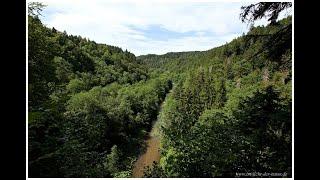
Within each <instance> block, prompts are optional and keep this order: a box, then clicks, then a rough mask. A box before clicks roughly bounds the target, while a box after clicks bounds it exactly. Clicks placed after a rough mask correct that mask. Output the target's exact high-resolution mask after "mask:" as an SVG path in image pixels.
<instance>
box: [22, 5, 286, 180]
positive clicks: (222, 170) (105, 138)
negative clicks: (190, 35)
mask: <svg viewBox="0 0 320 180" xmlns="http://www.w3.org/2000/svg"><path fill="white" fill-rule="evenodd" d="M30 8H31V9H30ZM42 8H43V6H42V5H41V4H33V5H32V6H30V7H29V9H30V11H29V12H31V13H32V14H29V16H28V20H29V21H28V28H29V34H28V44H29V49H28V51H29V57H28V65H29V73H30V74H29V82H28V83H29V84H28V85H29V102H28V103H29V117H28V119H29V121H28V128H29V136H28V139H29V144H28V145H29V147H28V148H29V162H28V164H29V175H30V177H117V178H124V177H131V175H132V169H133V164H134V162H135V160H136V158H137V156H138V155H139V153H140V148H141V146H142V145H143V139H144V137H145V136H146V135H147V132H149V131H150V129H151V125H152V122H153V121H154V120H156V119H158V122H157V127H159V132H157V134H158V135H159V136H160V139H161V159H160V163H159V164H153V166H152V167H149V168H147V169H146V171H145V175H144V176H145V177H152V178H153V177H235V176H236V174H235V173H236V172H286V173H287V174H288V176H289V177H290V176H291V163H292V162H291V152H292V151H291V143H292V142H291V101H292V97H291V91H292V85H291V81H292V78H291V74H292V72H291V58H292V57H291V51H292V50H291V17H288V18H286V19H283V20H281V21H278V22H277V23H275V24H272V25H268V26H266V27H260V26H258V27H252V28H251V29H250V31H249V32H248V33H247V34H246V35H242V36H241V37H238V38H236V39H234V40H233V41H231V42H230V43H227V44H225V45H223V46H220V47H217V48H213V49H210V50H208V51H194V52H179V53H167V54H165V55H161V56H158V55H145V56H139V57H137V58H136V57H135V55H134V54H132V53H130V52H128V51H127V50H125V51H123V50H122V49H121V48H118V47H115V46H108V45H103V44H97V43H95V42H94V41H90V40H88V39H86V38H82V37H80V36H73V35H68V34H67V33H66V32H59V31H57V30H56V29H54V28H52V29H49V28H47V27H45V26H43V24H42V23H41V21H40V20H39V18H38V16H37V14H36V13H39V12H40V11H41V9H42ZM37 11H38V12H37ZM171 89H172V91H171V93H170V94H169V96H167V94H168V92H169V91H170V90H171ZM162 103H163V105H162V106H161V104H162ZM160 106H161V107H162V108H161V109H160ZM159 111H160V113H159ZM158 114H159V115H158Z"/></svg>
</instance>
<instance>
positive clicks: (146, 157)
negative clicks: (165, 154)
mask: <svg viewBox="0 0 320 180" xmlns="http://www.w3.org/2000/svg"><path fill="white" fill-rule="evenodd" d="M150 134H151V133H150ZM146 144H147V150H146V152H145V153H144V154H142V155H141V156H140V157H139V159H138V160H137V161H136V163H135V164H134V168H133V172H132V177H133V178H139V177H143V171H144V167H147V166H150V167H151V166H152V164H153V161H155V162H159V160H160V152H159V148H160V140H159V138H158V137H155V136H152V135H150V136H149V138H148V139H147V140H146Z"/></svg>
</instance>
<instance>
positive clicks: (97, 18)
mask: <svg viewBox="0 0 320 180" xmlns="http://www.w3.org/2000/svg"><path fill="white" fill-rule="evenodd" d="M39 1H40V2H43V3H44V4H46V5H47V7H46V8H45V10H44V11H43V13H42V15H43V17H41V19H42V21H43V23H44V24H45V25H46V26H48V27H55V28H56V29H58V30H59V31H64V30H66V31H67V33H68V34H73V35H81V36H82V37H86V38H89V39H90V40H94V41H96V42H97V43H105V44H109V45H114V46H118V47H121V48H122V49H127V50H129V51H130V52H132V53H134V54H135V55H142V54H164V53H167V52H179V51H194V50H208V49H211V48H213V47H216V46H220V45H222V44H225V43H226V42H229V41H231V40H232V39H234V38H235V37H238V36H240V35H241V34H242V33H246V32H247V31H248V29H249V26H248V25H247V24H244V23H242V22H241V21H240V19H239V14H240V12H241V10H240V7H241V6H243V5H248V4H250V3H252V1H250V2H249V3H248V2H229V3H227V2H208V1H206V2H203V1H190V0H189V1H188V0H185V1H181V0H180V1H178V0H174V1H173V0H171V1H167V0H164V1H159V0H149V1H144V0H142V1H137V0H136V1H132V0H117V1H114V0H39ZM39 1H38V2H39ZM282 16H286V14H284V15H282ZM266 22H267V21H266V20H265V19H263V20H260V21H258V22H257V23H256V25H264V24H266Z"/></svg>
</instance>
